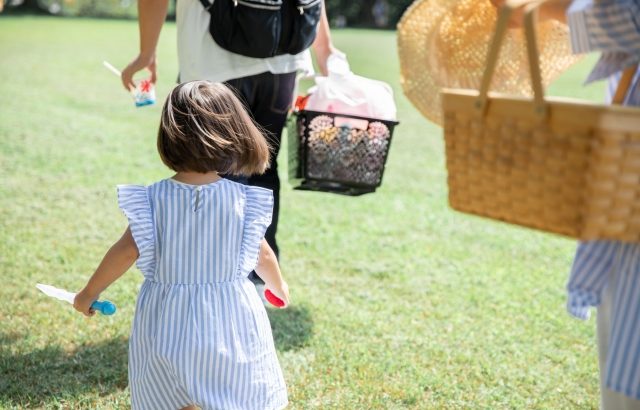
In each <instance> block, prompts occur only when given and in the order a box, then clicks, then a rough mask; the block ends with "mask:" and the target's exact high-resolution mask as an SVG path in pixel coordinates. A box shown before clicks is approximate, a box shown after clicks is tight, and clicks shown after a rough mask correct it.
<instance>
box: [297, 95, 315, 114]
mask: <svg viewBox="0 0 640 410" xmlns="http://www.w3.org/2000/svg"><path fill="white" fill-rule="evenodd" d="M309 97H311V94H307V95H304V96H303V95H299V96H298V97H297V98H296V102H295V104H294V105H293V106H294V107H295V110H296V111H301V110H304V107H306V106H307V102H308V101H309Z"/></svg>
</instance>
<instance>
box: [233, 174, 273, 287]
mask: <svg viewBox="0 0 640 410" xmlns="http://www.w3.org/2000/svg"><path fill="white" fill-rule="evenodd" d="M272 215H273V193H272V192H271V191H270V190H268V189H264V188H260V187H255V186H245V204H244V234H243V237H242V261H241V273H242V274H249V272H251V271H252V270H253V269H255V267H256V265H257V263H258V256H259V253H260V242H262V239H263V238H264V234H265V232H266V231H267V228H268V227H269V225H271V217H272Z"/></svg>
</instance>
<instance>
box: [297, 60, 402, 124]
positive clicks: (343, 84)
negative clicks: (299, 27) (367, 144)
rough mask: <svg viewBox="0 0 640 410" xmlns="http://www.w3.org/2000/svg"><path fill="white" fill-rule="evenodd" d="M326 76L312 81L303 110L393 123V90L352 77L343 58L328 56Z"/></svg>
mask: <svg viewBox="0 0 640 410" xmlns="http://www.w3.org/2000/svg"><path fill="white" fill-rule="evenodd" d="M327 66H328V70H329V75H328V76H327V77H321V76H318V77H316V78H315V80H316V86H315V87H313V88H312V89H310V90H309V93H310V94H311V95H310V96H309V99H308V101H307V103H306V106H305V109H306V110H311V111H323V112H330V113H337V114H346V115H357V116H360V117H367V118H375V119H382V120H390V121H395V119H396V105H395V102H394V100H393V90H392V89H391V87H390V86H389V84H387V83H384V82H382V81H377V80H372V79H369V78H365V77H361V76H358V75H355V74H353V73H352V72H351V70H350V69H349V63H348V62H347V60H346V57H345V56H344V55H338V54H332V55H331V56H330V57H329V60H328V62H327Z"/></svg>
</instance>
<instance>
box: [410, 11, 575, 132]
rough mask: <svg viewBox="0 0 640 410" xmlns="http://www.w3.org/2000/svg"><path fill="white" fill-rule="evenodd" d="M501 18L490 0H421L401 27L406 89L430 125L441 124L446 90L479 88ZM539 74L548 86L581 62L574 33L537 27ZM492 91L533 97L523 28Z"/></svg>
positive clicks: (512, 38)
mask: <svg viewBox="0 0 640 410" xmlns="http://www.w3.org/2000/svg"><path fill="white" fill-rule="evenodd" d="M496 19H497V11H496V9H495V7H494V6H493V5H492V4H491V3H490V1H489V0H417V1H416V2H414V3H413V5H411V7H409V9H408V10H407V11H406V12H405V14H404V16H403V17H402V19H401V21H400V23H399V24H398V52H399V54H400V71H401V82H402V88H403V90H404V93H405V95H406V96H407V97H408V98H409V100H410V101H411V102H412V103H413V105H414V106H415V107H416V108H417V109H418V110H419V111H420V112H421V113H422V114H423V115H424V116H425V117H427V118H428V119H429V120H431V121H433V122H435V123H436V124H442V112H441V104H440V90H441V88H466V89H476V90H477V89H478V88H479V87H480V82H481V79H482V74H483V73H484V68H485V64H486V59H487V53H488V50H489V44H490V42H491V38H492V36H493V32H494V29H495V24H496ZM537 35H538V49H539V52H540V69H541V73H542V81H543V85H544V86H545V87H546V86H547V85H549V83H551V81H553V80H554V79H555V78H556V77H557V76H558V75H559V74H561V73H562V72H563V71H565V70H566V69H567V68H569V67H570V66H571V65H572V64H573V63H575V62H576V61H578V59H579V57H576V56H574V55H572V54H571V49H570V41H569V30H568V28H567V26H565V25H564V24H562V23H560V22H558V21H555V20H548V21H544V22H541V23H540V24H539V25H538V28H537ZM501 50H502V51H501V52H500V59H499V61H498V65H497V67H496V71H495V74H494V76H493V81H492V86H491V90H492V91H498V92H502V93H506V94H512V95H527V96H528V95H532V94H533V93H532V91H531V85H530V84H531V83H530V80H529V78H530V77H529V66H528V60H527V54H526V43H525V38H524V31H523V30H522V29H510V30H509V31H508V33H507V35H506V37H505V39H504V42H503V44H502V49H501Z"/></svg>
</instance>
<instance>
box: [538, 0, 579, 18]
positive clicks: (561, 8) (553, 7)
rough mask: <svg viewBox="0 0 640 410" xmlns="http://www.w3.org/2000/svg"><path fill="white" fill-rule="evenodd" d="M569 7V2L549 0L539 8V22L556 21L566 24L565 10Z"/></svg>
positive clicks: (569, 0) (565, 0) (566, 0)
mask: <svg viewBox="0 0 640 410" xmlns="http://www.w3.org/2000/svg"><path fill="white" fill-rule="evenodd" d="M570 5H571V0H550V1H547V2H546V3H543V4H542V5H541V6H540V19H541V20H549V19H553V20H558V21H561V22H563V23H566V22H567V9H568V8H569V6H570Z"/></svg>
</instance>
